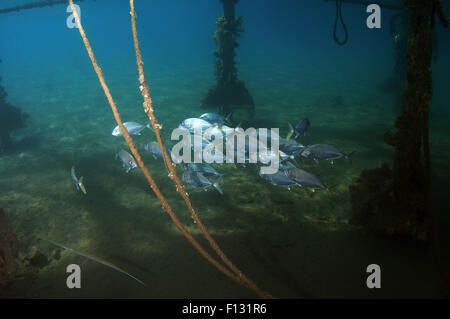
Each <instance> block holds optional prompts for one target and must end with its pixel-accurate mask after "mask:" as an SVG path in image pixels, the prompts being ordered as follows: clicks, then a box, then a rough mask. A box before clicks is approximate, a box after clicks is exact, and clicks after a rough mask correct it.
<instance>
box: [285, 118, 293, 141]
mask: <svg viewBox="0 0 450 319" xmlns="http://www.w3.org/2000/svg"><path fill="white" fill-rule="evenodd" d="M288 125H289V133H288V134H287V135H286V140H288V141H289V140H290V139H291V137H292V134H294V128H293V127H292V124H291V123H289V122H288Z"/></svg>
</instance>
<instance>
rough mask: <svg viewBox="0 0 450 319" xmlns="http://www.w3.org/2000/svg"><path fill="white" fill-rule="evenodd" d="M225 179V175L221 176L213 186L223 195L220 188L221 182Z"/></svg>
mask: <svg viewBox="0 0 450 319" xmlns="http://www.w3.org/2000/svg"><path fill="white" fill-rule="evenodd" d="M222 179H223V175H221V176H219V178H218V179H217V181H215V183H214V184H213V186H214V188H215V189H217V191H218V192H219V193H220V194H221V195H223V191H222V188H220V185H219V182H220V181H221V180H222Z"/></svg>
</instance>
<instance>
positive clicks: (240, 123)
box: [234, 122, 242, 131]
mask: <svg viewBox="0 0 450 319" xmlns="http://www.w3.org/2000/svg"><path fill="white" fill-rule="evenodd" d="M241 125H242V122H239V124H238V125H236V127H235V128H234V130H235V131H236V130H237V129H238V128H241Z"/></svg>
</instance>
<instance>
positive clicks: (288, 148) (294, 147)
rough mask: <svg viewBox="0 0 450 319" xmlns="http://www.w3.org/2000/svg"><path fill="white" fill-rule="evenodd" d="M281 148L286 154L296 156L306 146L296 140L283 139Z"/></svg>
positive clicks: (280, 141)
mask: <svg viewBox="0 0 450 319" xmlns="http://www.w3.org/2000/svg"><path fill="white" fill-rule="evenodd" d="M279 147H280V149H281V150H282V151H284V152H286V153H290V154H292V155H294V156H296V155H298V154H299V153H300V152H301V151H302V150H303V149H304V148H305V145H303V144H302V143H299V142H297V141H296V140H294V139H289V140H288V139H285V138H281V137H280V140H279Z"/></svg>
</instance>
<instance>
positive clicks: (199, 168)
mask: <svg viewBox="0 0 450 319" xmlns="http://www.w3.org/2000/svg"><path fill="white" fill-rule="evenodd" d="M186 170H188V171H193V172H199V173H202V174H203V175H205V176H222V175H223V174H220V173H219V172H217V171H216V170H215V169H214V167H212V166H211V165H209V164H207V163H188V164H186Z"/></svg>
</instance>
